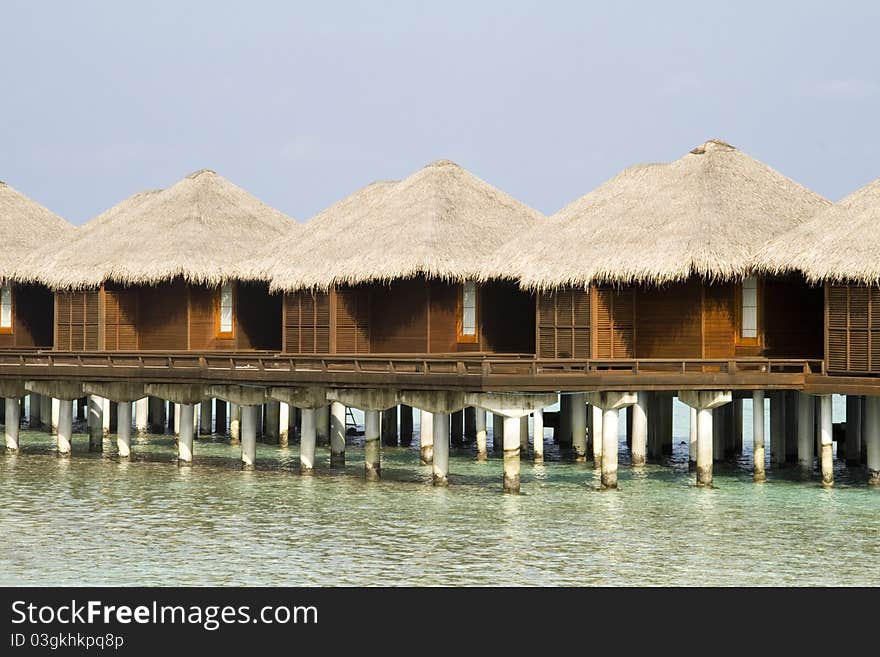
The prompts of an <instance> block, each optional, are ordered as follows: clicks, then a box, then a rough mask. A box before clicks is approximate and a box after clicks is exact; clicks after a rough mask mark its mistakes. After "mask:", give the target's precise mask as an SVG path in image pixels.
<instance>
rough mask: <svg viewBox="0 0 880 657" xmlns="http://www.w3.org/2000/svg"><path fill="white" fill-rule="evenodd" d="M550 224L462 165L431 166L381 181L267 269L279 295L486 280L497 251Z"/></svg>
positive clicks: (318, 221) (318, 222)
mask: <svg viewBox="0 0 880 657" xmlns="http://www.w3.org/2000/svg"><path fill="white" fill-rule="evenodd" d="M542 220H544V217H543V215H541V214H540V213H539V212H538V211H537V210H533V209H532V208H530V207H528V206H526V205H524V204H523V203H521V202H519V201H517V200H516V199H514V198H513V197H511V196H508V195H507V194H505V193H504V192H501V191H500V190H498V189H496V188H495V187H492V186H491V185H489V184H487V183H486V182H484V181H482V180H480V179H479V178H477V177H476V176H474V175H473V174H471V173H469V172H467V171H465V170H464V169H462V168H461V167H460V166H458V165H457V164H454V163H453V162H449V161H440V162H434V163H433V164H429V165H428V166H426V167H425V168H424V169H421V170H420V171H417V172H416V173H414V174H413V175H411V176H410V177H408V178H406V179H405V180H401V181H399V182H383V183H375V184H373V185H370V186H368V187H365V188H364V189H362V190H360V191H359V192H357V193H355V194H354V195H352V196H350V197H348V198H347V199H345V200H343V201H341V202H340V203H337V204H336V205H334V206H332V207H331V208H328V209H327V210H325V211H324V212H322V213H320V214H318V215H317V216H316V217H315V218H314V219H312V220H311V221H309V222H307V223H306V229H305V230H304V231H303V232H302V233H300V234H299V235H297V236H294V237H292V238H289V239H288V243H287V244H282V245H280V246H279V249H278V251H277V253H278V254H279V255H278V256H277V257H276V258H275V259H274V261H273V262H272V263H271V264H270V265H269V266H268V267H267V274H268V275H269V277H270V279H271V281H272V288H273V289H276V290H295V289H302V288H320V289H326V288H328V287H331V286H333V285H341V284H355V283H363V282H368V281H381V282H387V281H391V280H394V279H400V278H410V277H413V276H420V275H424V276H428V277H432V278H440V279H444V280H453V281H461V280H465V279H479V280H484V279H488V278H495V277H497V276H498V272H497V271H496V270H494V269H492V268H490V267H489V266H488V263H489V261H490V260H491V256H492V253H493V252H494V251H495V250H496V249H497V248H498V246H499V245H500V244H503V243H504V242H506V241H507V240H509V239H510V238H512V237H513V236H514V235H517V234H519V233H520V232H522V231H523V230H525V229H527V228H530V227H531V226H533V225H534V224H535V222H537V221H542Z"/></svg>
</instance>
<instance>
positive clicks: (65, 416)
mask: <svg viewBox="0 0 880 657" xmlns="http://www.w3.org/2000/svg"><path fill="white" fill-rule="evenodd" d="M55 402H57V405H56V403H55ZM56 406H57V409H58V454H59V456H70V452H71V449H72V447H73V446H72V444H71V439H72V437H73V401H72V400H66V399H53V400H52V407H53V411H54V409H55V408H56ZM53 416H54V413H53Z"/></svg>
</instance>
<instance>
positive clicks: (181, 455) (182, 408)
mask: <svg viewBox="0 0 880 657" xmlns="http://www.w3.org/2000/svg"><path fill="white" fill-rule="evenodd" d="M176 406H177V408H178V409H179V411H177V412H176V415H177V416H178V417H179V419H180V435H179V438H178V440H177V465H190V464H191V463H192V458H193V433H194V432H193V418H194V417H195V412H196V408H195V406H194V405H193V404H176Z"/></svg>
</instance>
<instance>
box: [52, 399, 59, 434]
mask: <svg viewBox="0 0 880 657" xmlns="http://www.w3.org/2000/svg"><path fill="white" fill-rule="evenodd" d="M60 411H61V400H60V399H56V398H55V397H53V398H52V426H51V430H52V433H53V434H55V433H58V420H59V413H60Z"/></svg>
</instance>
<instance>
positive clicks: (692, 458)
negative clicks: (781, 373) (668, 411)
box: [688, 393, 763, 468]
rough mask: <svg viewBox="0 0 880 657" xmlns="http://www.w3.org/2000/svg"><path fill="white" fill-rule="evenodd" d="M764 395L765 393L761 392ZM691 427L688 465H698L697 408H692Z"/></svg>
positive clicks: (693, 466)
mask: <svg viewBox="0 0 880 657" xmlns="http://www.w3.org/2000/svg"><path fill="white" fill-rule="evenodd" d="M761 394H762V395H763V393H761ZM690 418H691V423H690V428H689V431H688V466H690V467H692V468H695V467H697V409H696V408H691V409H690Z"/></svg>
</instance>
